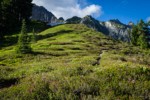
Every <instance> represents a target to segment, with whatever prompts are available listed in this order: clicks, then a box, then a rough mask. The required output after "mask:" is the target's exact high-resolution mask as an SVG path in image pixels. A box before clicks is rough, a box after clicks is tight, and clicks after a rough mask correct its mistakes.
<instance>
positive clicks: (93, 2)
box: [33, 0, 150, 24]
mask: <svg viewBox="0 0 150 100" xmlns="http://www.w3.org/2000/svg"><path fill="white" fill-rule="evenodd" d="M33 3H35V4H37V5H40V6H44V7H45V8H46V9H47V10H49V11H50V12H52V13H53V14H54V15H55V16H56V17H57V18H59V17H63V18H65V19H67V18H71V17H73V16H78V17H84V16H86V15H92V16H93V17H95V18H96V19H98V20H100V21H107V20H110V19H119V20H120V21H121V22H123V23H125V24H127V23H128V22H129V21H132V22H134V23H136V22H137V21H139V20H140V19H143V20H145V21H146V20H148V19H149V20H150V7H149V5H150V0H33Z"/></svg>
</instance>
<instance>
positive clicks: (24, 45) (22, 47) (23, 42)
mask: <svg viewBox="0 0 150 100" xmlns="http://www.w3.org/2000/svg"><path fill="white" fill-rule="evenodd" d="M16 51H17V53H22V54H25V53H30V52H31V47H30V41H29V36H28V34H27V28H26V21H25V20H23V21H22V28H21V33H20V36H19V39H18V46H17V50H16Z"/></svg>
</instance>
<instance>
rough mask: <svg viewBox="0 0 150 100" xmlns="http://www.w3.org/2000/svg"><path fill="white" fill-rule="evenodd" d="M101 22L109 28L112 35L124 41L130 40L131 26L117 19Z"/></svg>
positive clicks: (109, 33)
mask: <svg viewBox="0 0 150 100" xmlns="http://www.w3.org/2000/svg"><path fill="white" fill-rule="evenodd" d="M100 24H101V25H102V26H104V27H106V28H107V30H108V35H109V36H110V37H112V38H114V39H118V40H122V41H130V39H129V30H131V26H128V25H125V24H123V23H121V22H120V21H119V20H117V19H115V20H109V21H106V22H103V23H102V22H100Z"/></svg>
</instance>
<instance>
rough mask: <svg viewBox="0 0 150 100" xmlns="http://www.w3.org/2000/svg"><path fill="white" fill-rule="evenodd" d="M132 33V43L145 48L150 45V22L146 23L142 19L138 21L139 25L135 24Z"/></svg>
mask: <svg viewBox="0 0 150 100" xmlns="http://www.w3.org/2000/svg"><path fill="white" fill-rule="evenodd" d="M130 35H131V43H132V44H133V45H138V46H140V47H141V48H143V49H145V48H148V47H149V45H150V44H149V41H150V40H149V36H150V29H149V23H145V22H144V21H143V20H140V22H139V23H137V25H133V28H132V31H131V32H130Z"/></svg>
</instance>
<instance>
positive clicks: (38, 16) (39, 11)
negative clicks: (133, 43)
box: [31, 5, 133, 42]
mask: <svg viewBox="0 0 150 100" xmlns="http://www.w3.org/2000/svg"><path fill="white" fill-rule="evenodd" d="M31 19H32V20H38V21H43V22H46V23H47V24H48V25H51V26H56V25H59V24H65V23H67V24H79V23H81V24H84V25H86V26H87V27H89V28H92V29H94V30H96V31H99V32H102V33H103V34H105V35H107V36H110V37H112V38H114V39H118V40H122V41H127V42H129V41H130V39H129V34H128V31H129V30H131V27H132V25H133V23H132V22H130V23H129V25H125V24H123V23H121V22H120V21H119V20H118V19H113V20H109V21H106V22H102V21H98V20H96V19H95V18H93V17H92V16H90V15H87V16H85V17H83V18H80V17H77V16H74V17H72V18H69V19H67V20H64V19H63V18H62V17H61V18H59V19H57V17H56V16H55V15H54V14H52V13H51V12H49V11H48V10H47V9H46V8H44V7H42V6H37V5H34V6H33V10H32V16H31Z"/></svg>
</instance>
